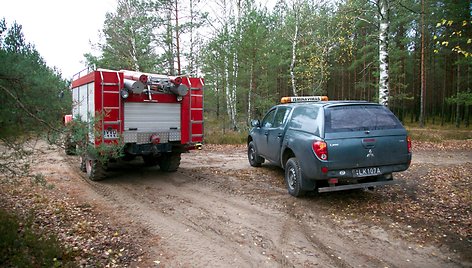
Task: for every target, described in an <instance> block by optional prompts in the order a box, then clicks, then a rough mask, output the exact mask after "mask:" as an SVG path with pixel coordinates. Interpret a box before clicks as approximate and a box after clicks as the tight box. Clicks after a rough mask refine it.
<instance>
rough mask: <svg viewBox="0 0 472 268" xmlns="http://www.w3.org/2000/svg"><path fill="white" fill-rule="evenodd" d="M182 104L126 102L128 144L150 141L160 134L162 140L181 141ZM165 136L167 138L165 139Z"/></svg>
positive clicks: (125, 124)
mask: <svg viewBox="0 0 472 268" xmlns="http://www.w3.org/2000/svg"><path fill="white" fill-rule="evenodd" d="M180 105H181V104H180V103H143V102H126V103H125V107H124V121H125V122H124V136H125V141H126V142H138V143H141V142H140V140H142V138H140V137H143V136H145V137H147V138H146V141H149V139H150V137H151V136H152V135H153V134H156V133H159V136H161V140H162V141H164V140H180V110H181V107H180ZM163 135H165V136H166V137H164V136H163Z"/></svg>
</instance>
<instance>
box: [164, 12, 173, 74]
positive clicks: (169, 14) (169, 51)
mask: <svg viewBox="0 0 472 268" xmlns="http://www.w3.org/2000/svg"><path fill="white" fill-rule="evenodd" d="M166 30H167V31H166V43H167V64H168V67H169V70H168V72H169V74H170V75H175V69H174V42H173V38H172V36H173V34H172V9H169V12H167V29H166Z"/></svg>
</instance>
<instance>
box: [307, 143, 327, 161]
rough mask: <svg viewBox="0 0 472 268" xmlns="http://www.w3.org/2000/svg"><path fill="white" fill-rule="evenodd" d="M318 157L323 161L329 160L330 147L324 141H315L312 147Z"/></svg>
mask: <svg viewBox="0 0 472 268" xmlns="http://www.w3.org/2000/svg"><path fill="white" fill-rule="evenodd" d="M311 146H312V149H313V152H314V153H315V155H316V157H318V159H320V160H322V161H327V160H328V146H327V145H326V142H324V141H314V142H313V144H312V145H311Z"/></svg>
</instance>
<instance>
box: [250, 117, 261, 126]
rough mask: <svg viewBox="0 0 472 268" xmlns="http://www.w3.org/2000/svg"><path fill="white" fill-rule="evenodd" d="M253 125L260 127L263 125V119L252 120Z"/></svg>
mask: <svg viewBox="0 0 472 268" xmlns="http://www.w3.org/2000/svg"><path fill="white" fill-rule="evenodd" d="M251 126H252V127H260V126H261V121H259V120H258V119H256V120H251Z"/></svg>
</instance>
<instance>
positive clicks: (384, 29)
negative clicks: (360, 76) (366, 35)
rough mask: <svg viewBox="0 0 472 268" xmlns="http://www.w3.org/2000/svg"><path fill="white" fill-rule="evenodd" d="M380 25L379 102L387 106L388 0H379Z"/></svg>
mask: <svg viewBox="0 0 472 268" xmlns="http://www.w3.org/2000/svg"><path fill="white" fill-rule="evenodd" d="M379 8H380V9H379V11H380V27H379V62H380V64H379V70H380V77H379V103H380V104H382V105H385V106H388V97H389V85H388V79H389V75H388V31H389V26H390V25H389V24H390V21H389V11H390V10H389V9H390V7H389V0H379Z"/></svg>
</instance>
